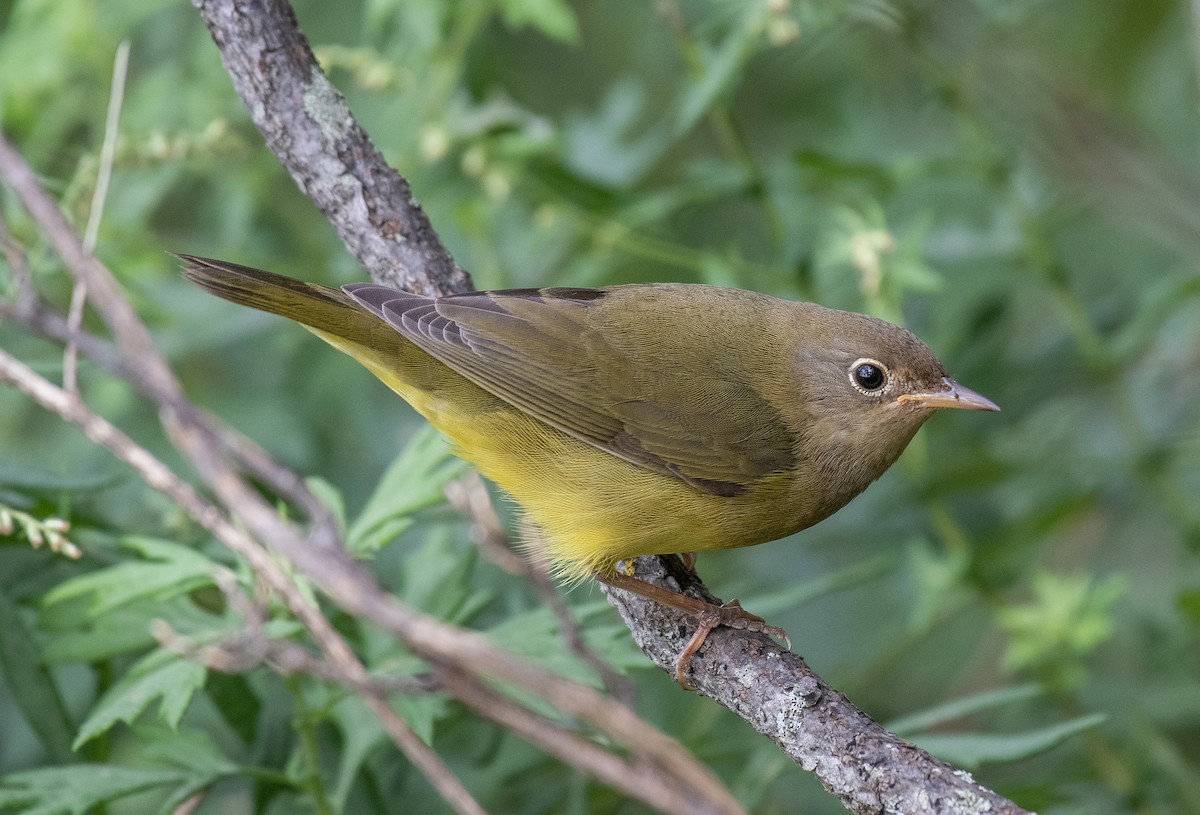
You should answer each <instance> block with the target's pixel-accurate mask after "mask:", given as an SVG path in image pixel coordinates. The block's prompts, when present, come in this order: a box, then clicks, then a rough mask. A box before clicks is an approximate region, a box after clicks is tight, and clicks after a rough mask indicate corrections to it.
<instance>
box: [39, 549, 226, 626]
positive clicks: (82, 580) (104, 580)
mask: <svg viewBox="0 0 1200 815" xmlns="http://www.w3.org/2000/svg"><path fill="white" fill-rule="evenodd" d="M121 545H122V547H124V548H127V549H132V550H134V551H135V552H137V553H138V554H139V555H140V556H141V557H142V558H143V560H142V561H128V562H125V563H119V564H117V565H116V566H110V567H109V568H107V569H101V570H99V571H96V572H91V573H89V574H85V575H81V576H79V577H75V578H72V579H71V580H67V581H65V582H63V583H60V584H59V585H58V586H56V587H55V588H54V589H53V590H51V591H50V592H49V593H47V594H46V597H45V602H46V603H48V604H53V603H60V602H65V601H67V600H72V599H74V598H77V597H81V596H83V595H91V602H90V603H89V604H88V606H87V611H86V613H87V614H88V616H89V617H92V618H96V617H100V616H101V615H103V614H106V613H108V612H110V611H112V610H113V609H116V608H120V607H121V606H124V605H127V604H129V603H131V602H133V601H134V600H139V599H142V598H146V597H152V598H154V599H157V600H166V599H168V598H171V597H177V596H179V595H180V594H186V593H187V592H190V591H193V590H194V589H198V588H200V587H201V586H207V585H211V584H212V582H213V578H212V573H213V568H214V566H215V564H214V563H213V561H211V560H209V559H208V558H206V557H204V556H203V555H201V554H198V553H196V552H195V551H193V550H192V549H189V548H188V547H186V546H181V545H179V544H177V543H172V542H171V541H164V540H157V539H155V538H142V537H132V538H124V539H122V540H121Z"/></svg>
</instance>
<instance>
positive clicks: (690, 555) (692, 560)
mask: <svg viewBox="0 0 1200 815" xmlns="http://www.w3.org/2000/svg"><path fill="white" fill-rule="evenodd" d="M679 561H680V562H681V563H682V564H683V568H685V569H687V570H688V571H689V572H691V573H692V574H695V573H696V553H695V552H680V553H679Z"/></svg>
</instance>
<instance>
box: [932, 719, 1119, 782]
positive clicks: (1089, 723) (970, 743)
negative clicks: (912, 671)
mask: <svg viewBox="0 0 1200 815" xmlns="http://www.w3.org/2000/svg"><path fill="white" fill-rule="evenodd" d="M1107 718H1108V717H1107V716H1106V715H1104V714H1103V713H1093V714H1091V715H1090V716H1081V717H1080V718H1078V719H1072V720H1071V721H1069V722H1063V723H1062V724H1056V725H1052V726H1050V727H1043V728H1040V729H1038V730H1027V731H1025V732H1024V733H1007V734H995V733H951V734H944V735H943V734H934V733H931V734H927V735H924V736H920V737H917V738H914V739H912V742H913V743H914V744H916V745H917V746H918V747H921V748H923V749H925V750H928V751H929V752H930V753H933V754H934V755H935V756H938V757H939V758H942V759H945V760H946V761H949V762H950V763H951V764H954V765H956V766H959V767H965V768H966V769H968V770H973V769H976V768H978V767H979V765H981V764H983V763H984V762H989V761H990V762H996V761H1019V760H1020V759H1024V758H1029V757H1030V756H1034V755H1037V754H1038V753H1042V752H1045V751H1046V750H1049V749H1050V748H1051V747H1055V746H1057V745H1059V744H1061V743H1062V742H1064V741H1066V740H1067V739H1069V738H1071V737H1072V736H1074V735H1075V734H1077V733H1081V732H1083V731H1084V730H1088V729H1090V728H1093V727H1096V726H1097V725H1100V724H1102V723H1103V722H1104V721H1105V720H1106V719H1107Z"/></svg>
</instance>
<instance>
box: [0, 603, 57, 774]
mask: <svg viewBox="0 0 1200 815" xmlns="http://www.w3.org/2000/svg"><path fill="white" fill-rule="evenodd" d="M0 671H2V672H3V675H4V680H5V682H6V683H7V685H8V687H9V688H10V689H11V690H12V695H13V698H14V700H15V701H16V703H17V707H19V708H20V709H21V713H22V716H23V718H24V719H25V722H26V723H27V724H28V725H29V727H30V728H31V729H32V730H33V732H34V733H36V734H37V737H38V740H39V741H40V742H41V743H42V747H43V748H44V749H45V750H46V752H47V753H48V754H49V755H50V757H51V758H53V759H54V760H55V761H56V762H66V761H68V760H69V759H70V757H71V734H72V733H73V732H74V730H75V728H74V727H73V726H72V724H71V722H70V719H69V718H68V717H67V711H66V707H65V705H63V701H62V697H61V696H60V695H59V693H58V685H57V684H55V682H54V678H53V677H52V676H51V675H50V672H49V671H48V670H46V668H45V666H44V665H43V664H42V661H41V658H40V656H39V654H38V646H37V643H36V642H35V641H34V639H33V637H31V636H30V634H29V630H28V629H27V628H26V627H25V622H24V620H22V619H21V616H20V614H19V613H18V610H17V607H16V605H15V604H14V603H12V602H11V601H10V600H9V598H8V595H7V594H5V592H4V591H2V590H0Z"/></svg>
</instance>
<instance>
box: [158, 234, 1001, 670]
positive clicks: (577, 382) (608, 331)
mask: <svg viewBox="0 0 1200 815" xmlns="http://www.w3.org/2000/svg"><path fill="white" fill-rule="evenodd" d="M180 258H181V259H182V260H183V262H184V273H185V275H186V276H187V277H188V279H190V280H192V281H194V282H196V283H198V284H199V285H200V286H202V287H203V288H205V289H207V290H208V291H210V292H212V293H213V294H216V295H217V296H219V297H223V298H225V299H227V300H231V301H233V302H235V303H240V304H242V305H246V306H251V307H253V308H256V309H261V310H263V311H269V312H272V313H274V314H279V315H282V316H284V317H288V318H290V319H292V320H295V321H297V322H299V323H301V324H302V325H304V326H305V327H307V328H308V329H309V330H311V331H312V332H313V333H315V334H316V335H317V336H319V337H320V338H321V339H323V340H325V341H326V342H328V343H329V344H330V345H333V346H334V347H335V348H337V349H339V350H340V351H343V352H345V353H347V354H349V355H350V356H351V357H353V358H354V359H356V360H358V361H359V362H360V363H362V364H363V365H364V366H365V367H366V368H367V369H368V370H369V371H371V373H373V374H375V376H377V377H379V378H380V379H381V380H383V382H384V383H385V384H387V385H388V387H390V388H391V389H392V390H394V391H395V392H396V393H398V394H399V395H400V396H402V397H403V398H404V399H405V400H406V401H407V402H408V403H409V404H411V405H412V406H413V407H414V408H415V409H416V410H417V412H419V413H420V414H421V415H423V416H424V417H425V418H426V419H427V420H429V422H430V423H431V424H433V425H434V426H435V427H436V428H438V430H440V431H441V432H442V433H443V434H445V435H446V436H447V437H448V438H449V439H450V441H451V442H452V443H453V445H454V451H455V453H456V454H457V455H459V456H461V457H462V458H464V459H466V460H468V461H470V462H471V463H472V464H474V465H475V466H476V467H477V468H478V469H479V470H480V472H482V473H483V474H484V475H485V476H487V477H488V478H490V479H491V480H493V481H495V482H496V483H497V484H498V485H499V486H500V487H502V488H503V489H504V490H505V491H506V492H508V493H509V494H510V495H511V496H512V497H513V498H514V499H516V502H517V503H518V504H519V505H520V506H521V507H522V509H523V510H524V511H525V513H526V514H527V516H528V519H529V520H530V521H532V523H533V524H534V526H535V527H536V529H537V534H535V535H532V536H531V538H530V542H529V544H528V545H529V548H530V550H531V554H532V556H533V557H535V558H537V559H538V560H540V561H542V562H544V563H545V564H546V565H547V566H549V567H550V568H551V569H553V570H554V571H555V572H556V573H557V574H558V575H559V576H561V577H562V578H565V579H567V580H574V579H579V578H582V577H585V576H588V575H591V576H595V577H597V578H598V579H600V580H603V581H605V582H608V583H611V584H613V585H617V586H619V587H621V588H623V589H628V590H631V591H634V592H638V593H641V594H643V595H645V596H647V597H650V598H651V599H654V600H657V601H659V602H666V603H668V604H670V605H673V606H676V607H678V608H680V609H682V610H683V611H685V612H687V613H689V614H691V615H693V616H695V617H697V618H698V619H699V620H700V627H699V630H698V631H697V633H696V635H695V636H694V637H693V639H692V642H690V643H689V644H688V646H687V647H686V648H685V649H684V652H683V654H681V656H680V659H679V662H678V663H677V664H676V675H677V677H678V678H679V680H680V682H681V683H683V684H685V685H686V682H685V677H684V674H685V671H686V670H687V667H688V662H689V660H690V657H691V655H692V653H694V652H695V651H696V649H697V648H699V647H700V645H701V644H702V643H703V640H704V637H705V636H706V635H707V633H708V631H709V630H711V629H712V628H713V627H714V626H716V625H732V626H735V627H742V628H747V627H752V628H755V629H756V630H768V631H772V632H775V633H779V632H777V630H776V629H771V628H770V627H769V626H765V625H763V624H762V620H761V619H760V618H758V617H755V616H754V615H751V614H748V613H747V612H744V611H742V609H741V608H740V607H739V606H736V605H731V606H725V607H717V606H712V605H710V604H708V603H704V602H702V601H699V600H696V599H694V598H691V597H685V596H683V595H680V594H677V593H674V592H670V591H667V590H665V589H659V588H658V587H655V586H651V585H650V584H647V583H644V582H642V581H640V580H637V579H635V578H633V577H631V576H629V575H626V574H623V573H621V572H619V571H617V570H616V569H615V568H614V567H615V564H616V563H617V562H618V561H620V560H626V559H630V558H633V557H636V556H638V555H652V554H669V553H674V552H700V551H705V550H712V549H731V548H735V547H739V546H750V545H753V544H756V543H763V542H765V541H770V540H775V539H777V538H781V537H784V536H785V535H789V534H791V533H793V532H796V531H798V530H801V529H804V528H806V527H809V526H812V525H813V524H815V523H817V522H818V521H820V520H822V519H823V518H826V517H828V516H829V515H830V514H832V513H833V512H835V511H837V510H838V509H840V508H841V507H842V506H844V505H845V504H846V503H847V502H848V501H850V499H852V498H853V497H854V496H856V495H858V494H859V493H860V492H862V491H863V490H864V489H865V488H866V487H867V485H868V484H870V483H871V482H872V481H874V480H875V479H876V478H878V477H879V476H880V475H881V474H883V472H884V470H886V469H887V468H888V467H890V466H891V464H892V462H894V461H895V460H896V458H897V457H898V456H899V455H900V453H901V452H902V451H903V450H904V448H905V447H906V446H907V445H908V443H909V441H910V440H911V439H912V437H913V435H914V434H915V433H916V432H917V429H918V428H920V426H921V425H922V424H923V423H924V422H925V420H926V419H928V418H929V417H930V416H931V415H932V414H933V412H934V411H935V410H936V409H938V408H965V409H968V410H999V408H997V407H996V405H995V404H993V403H992V402H991V401H989V400H988V399H986V398H984V397H983V396H980V395H979V394H977V393H975V392H974V391H971V390H968V389H967V388H965V387H963V386H962V385H959V384H958V383H957V382H955V381H954V380H953V379H951V378H950V377H949V376H948V375H947V374H946V370H945V368H943V366H942V363H941V362H940V361H939V360H938V358H937V356H935V355H934V353H933V351H931V350H930V349H929V348H928V346H926V345H925V344H924V343H923V342H921V341H920V340H919V339H917V338H916V337H915V336H914V335H913V334H912V333H910V332H909V331H907V330H905V329H903V328H900V327H898V326H895V325H892V324H891V323H887V322H884V321H882V320H878V319H875V318H873V317H867V316H865V315H862V314H855V313H852V312H846V311H836V310H834V309H829V308H824V307H822V306H819V305H815V304H813V303H804V302H794V301H789V300H781V299H778V298H775V297H769V296H766V295H762V294H756V293H754V292H748V291H742V290H738V289H725V288H719V287H716V286H703V285H689V284H674V283H661V284H635V285H625V286H609V287H605V288H598V289H576V288H547V289H512V290H507V291H489V292H472V293H468V294H457V295H451V296H448V297H438V298H432V297H423V296H421V295H417V294H410V293H408V292H404V291H399V290H397V289H392V288H388V287H386V286H378V285H373V284H369V283H355V284H351V285H348V286H343V287H342V289H341V290H340V291H339V290H337V289H330V288H327V287H324V286H319V285H316V284H313V283H305V282H302V281H299V280H295V279H293V278H289V277H283V276H280V275H276V274H272V273H270V272H264V271H261V270H258V269H251V268H248V267H245V266H239V265H237V264H233V263H226V262H224V261H219V260H208V259H205V258H199V257H193V256H190V255H181V256H180Z"/></svg>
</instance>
